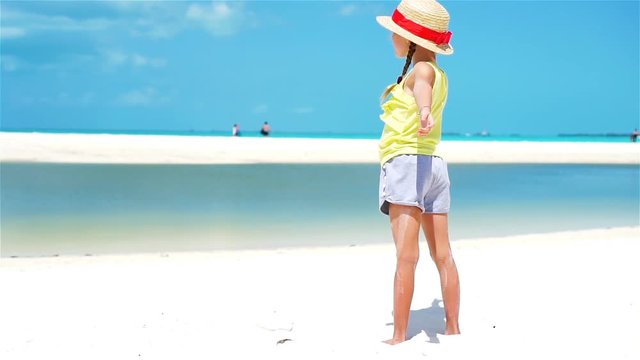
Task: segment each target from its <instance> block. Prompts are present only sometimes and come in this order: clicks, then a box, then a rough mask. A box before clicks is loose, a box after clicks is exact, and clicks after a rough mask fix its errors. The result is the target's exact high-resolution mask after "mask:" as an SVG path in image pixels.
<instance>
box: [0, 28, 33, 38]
mask: <svg viewBox="0 0 640 360" xmlns="http://www.w3.org/2000/svg"><path fill="white" fill-rule="evenodd" d="M26 33H27V32H26V31H25V30H24V29H23V28H19V27H15V26H2V27H0V39H16V38H20V37H23V36H24V35H25V34H26Z"/></svg>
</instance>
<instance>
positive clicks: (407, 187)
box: [380, 155, 451, 215]
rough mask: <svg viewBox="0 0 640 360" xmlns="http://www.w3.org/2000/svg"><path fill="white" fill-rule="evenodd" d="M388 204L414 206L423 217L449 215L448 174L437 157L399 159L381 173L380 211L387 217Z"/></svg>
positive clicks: (441, 160) (386, 166)
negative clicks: (426, 214) (423, 214)
mask: <svg viewBox="0 0 640 360" xmlns="http://www.w3.org/2000/svg"><path fill="white" fill-rule="evenodd" d="M389 203H392V204H398V205H407V206H416V207H418V208H420V210H422V212H423V213H437V214H446V213H448V212H449V206H450V203H451V196H450V194H449V172H448V171H447V163H446V162H445V161H444V159H442V158H441V157H438V156H428V155H399V156H396V157H394V158H392V159H391V160H389V161H387V162H386V163H385V164H384V165H382V169H380V211H382V212H383V213H384V214H386V215H389Z"/></svg>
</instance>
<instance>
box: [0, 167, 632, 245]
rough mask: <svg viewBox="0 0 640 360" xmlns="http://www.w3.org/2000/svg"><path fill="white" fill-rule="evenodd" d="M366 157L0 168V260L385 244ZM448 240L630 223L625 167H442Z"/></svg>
mask: <svg viewBox="0 0 640 360" xmlns="http://www.w3.org/2000/svg"><path fill="white" fill-rule="evenodd" d="M378 171H379V166H378V165H376V164H340V165H338V164H334V165H329V164H318V165H310V164H295V165H285V164H257V165H256V164H251V165H137V164H136V165H124V164H48V163H2V164H0V236H1V239H0V240H1V243H0V250H1V256H2V257H12V256H19V257H23V256H57V255H60V256H63V255H96V254H111V253H137V252H160V253H162V252H170V251H209V250H236V249H271V248H282V247H297V246H305V247H316V246H357V245H361V244H375V243H388V242H392V240H391V233H390V229H389V223H388V218H387V217H386V216H384V215H382V214H381V213H380V211H379V210H378ZM449 175H450V178H451V183H452V190H451V191H452V208H451V213H450V233H451V238H452V240H453V241H456V240H460V239H473V238H481V237H494V236H507V235H515V234H527V233H544V232H554V231H564V230H578V229H590V228H606V227H615V226H638V225H640V169H639V167H638V166H635V165H628V166H627V165H624V166H621V165H511V164H510V165H497V164H496V165H489V164H477V165H469V164H450V165H449Z"/></svg>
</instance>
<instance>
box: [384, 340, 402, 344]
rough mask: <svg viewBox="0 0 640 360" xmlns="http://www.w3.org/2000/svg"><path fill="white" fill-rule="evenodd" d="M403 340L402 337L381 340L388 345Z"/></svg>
mask: <svg viewBox="0 0 640 360" xmlns="http://www.w3.org/2000/svg"><path fill="white" fill-rule="evenodd" d="M402 342H404V339H389V340H385V341H383V343H385V344H389V345H397V344H400V343H402Z"/></svg>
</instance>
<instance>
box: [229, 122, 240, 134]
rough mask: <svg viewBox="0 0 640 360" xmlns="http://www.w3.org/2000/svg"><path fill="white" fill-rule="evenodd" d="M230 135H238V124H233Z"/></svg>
mask: <svg viewBox="0 0 640 360" xmlns="http://www.w3.org/2000/svg"><path fill="white" fill-rule="evenodd" d="M231 136H240V125H238V124H233V129H231Z"/></svg>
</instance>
